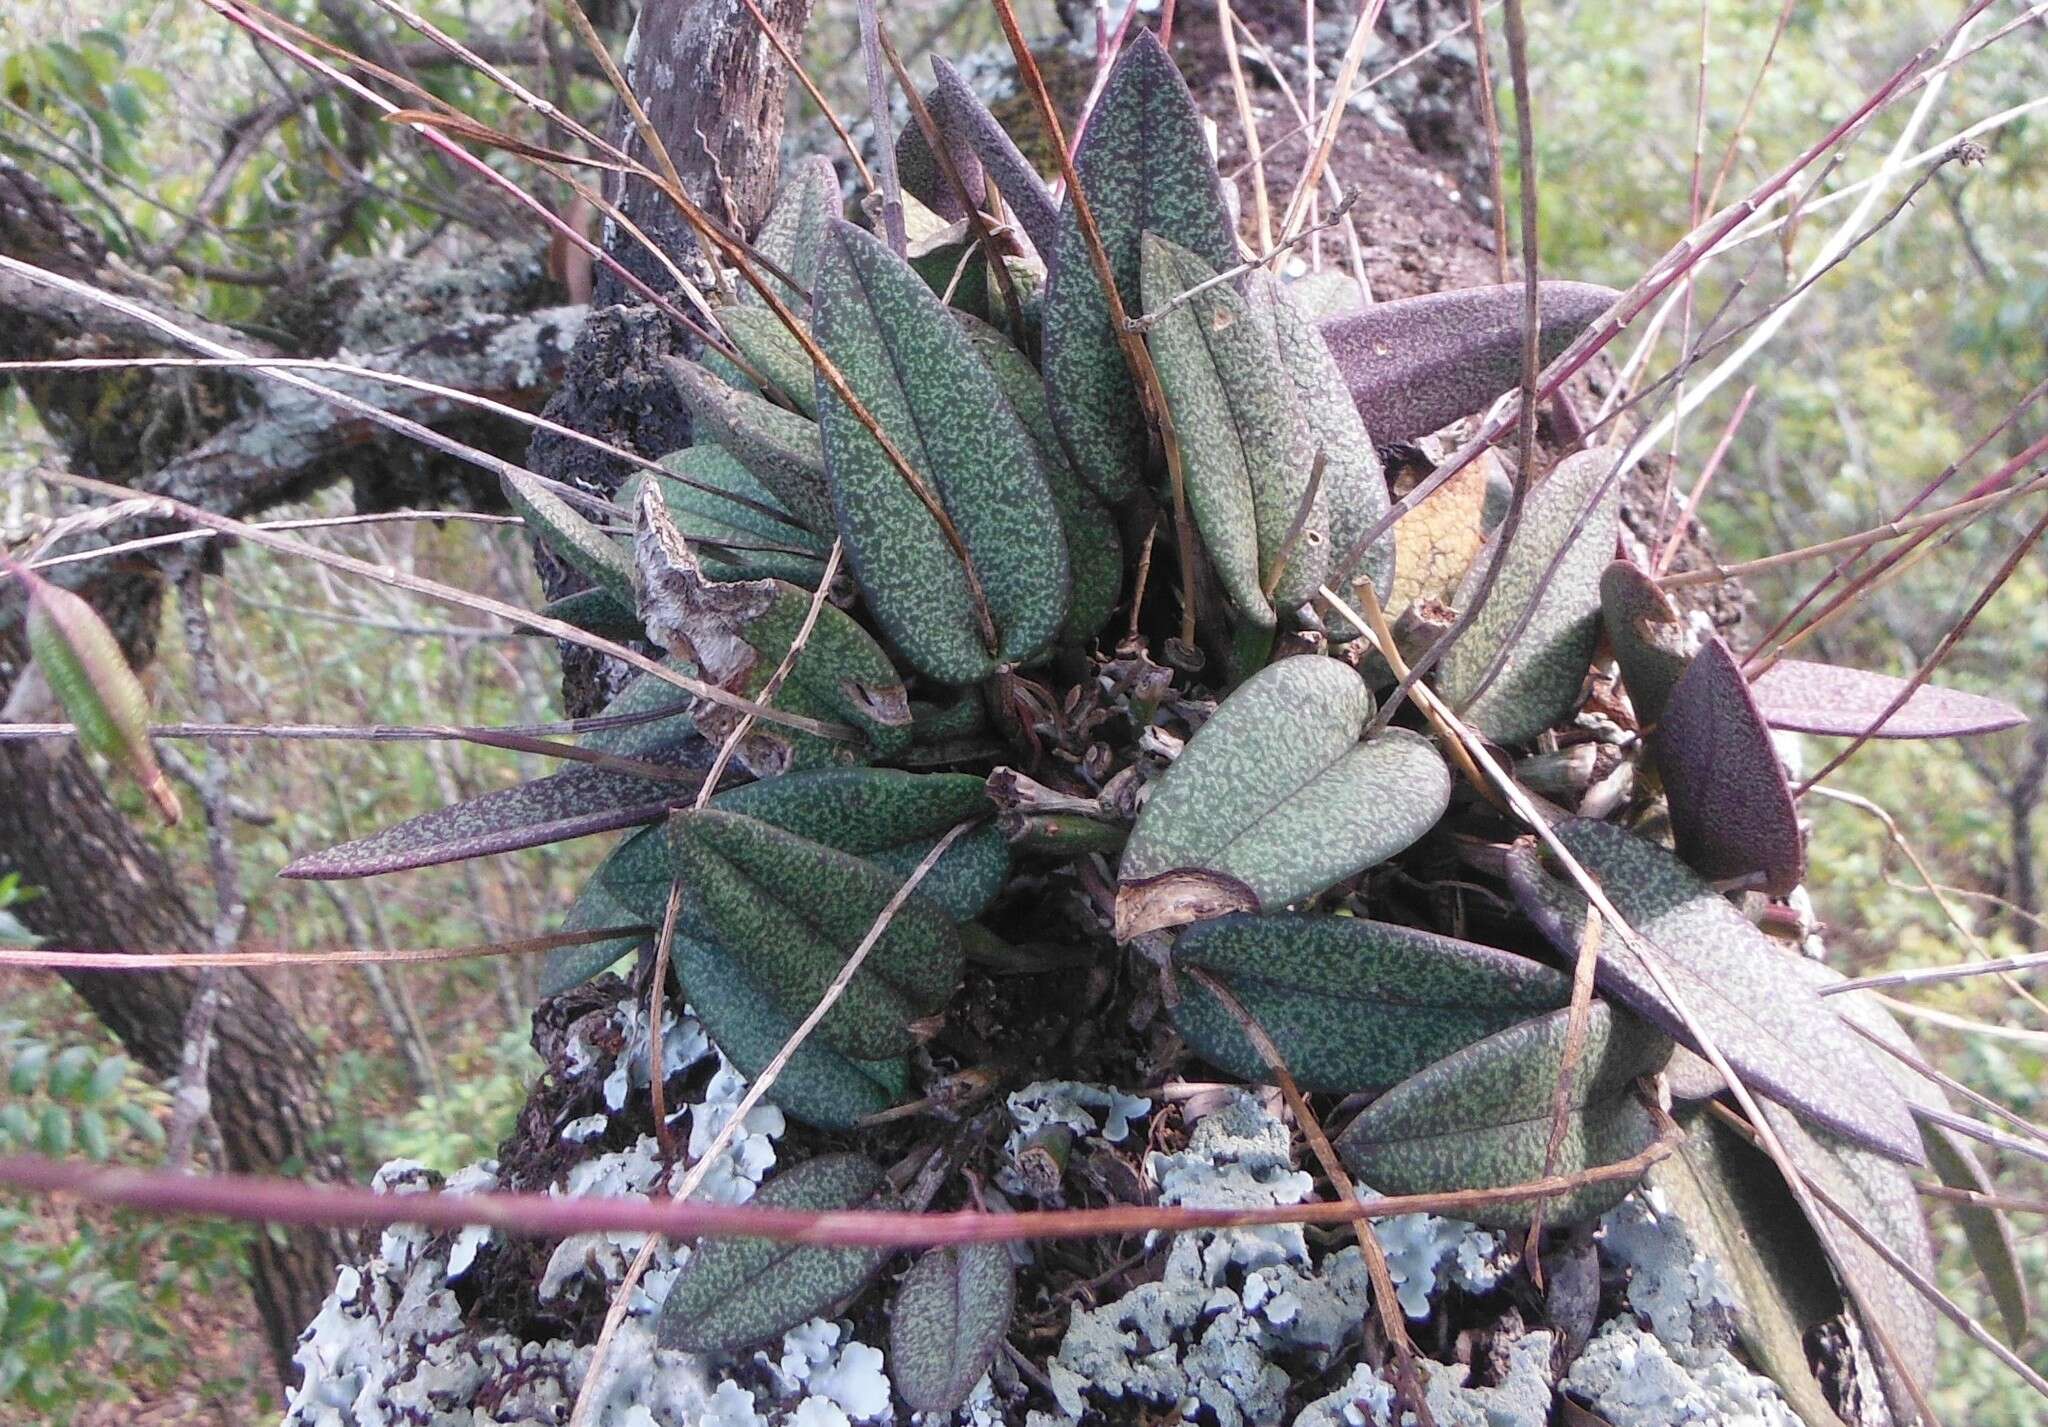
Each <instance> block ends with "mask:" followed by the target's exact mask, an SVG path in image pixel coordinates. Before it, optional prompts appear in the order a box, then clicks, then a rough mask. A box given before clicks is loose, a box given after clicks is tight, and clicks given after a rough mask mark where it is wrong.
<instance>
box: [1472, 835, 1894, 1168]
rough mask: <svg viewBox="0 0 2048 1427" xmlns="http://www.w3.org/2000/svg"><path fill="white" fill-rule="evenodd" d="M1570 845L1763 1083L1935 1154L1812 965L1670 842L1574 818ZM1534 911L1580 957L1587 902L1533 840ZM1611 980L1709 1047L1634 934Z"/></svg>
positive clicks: (1693, 1011)
mask: <svg viewBox="0 0 2048 1427" xmlns="http://www.w3.org/2000/svg"><path fill="white" fill-rule="evenodd" d="M1555 832H1556V833H1557V836H1558V838H1559V840H1561V841H1562V842H1563V843H1564V845H1565V847H1566V848H1568V849H1569V850H1570V852H1571V854H1572V856H1574V857H1575V858H1577V859H1578V860H1579V862H1580V863H1582V864H1583V865H1584V866H1585V868H1586V870H1587V871H1588V872H1590V873H1591V874H1592V875H1593V876H1594V877H1595V878H1597V879H1598V880H1599V882H1600V885H1601V887H1602V888H1603V889H1604V891H1605V892H1606V894H1607V897H1608V899H1609V900H1610V901H1611V902H1612V903H1613V904H1614V907H1615V910H1616V911H1618V912H1620V913H1621V915H1622V917H1623V918H1624V919H1626V921H1627V922H1628V924H1629V925H1630V926H1631V927H1633V928H1634V929H1635V930H1636V932H1637V934H1638V936H1637V938H1636V940H1638V941H1640V942H1642V943H1646V946H1645V948H1644V949H1645V951H1647V952H1648V953H1649V954H1651V955H1655V956H1657V957H1658V962H1657V964H1658V967H1659V969H1661V970H1662V971H1663V972H1664V975H1665V979H1666V980H1668V981H1669V982H1670V983H1671V985H1672V986H1673V987H1674V989H1675V990H1676V991H1677V994H1678V999H1679V1000H1680V1001H1681V1002H1683V1004H1684V1009H1685V1010H1686V1011H1687V1012H1689V1013H1690V1015H1691V1018H1692V1019H1693V1021H1694V1022H1695V1023H1696V1024H1698V1025H1699V1026H1700V1027H1701V1028H1702V1029H1703V1030H1704V1031H1705V1033H1706V1034H1707V1035H1708V1036H1709V1037H1711V1038H1712V1039H1713V1041H1714V1044H1715V1045H1716V1046H1717V1047H1719V1049H1720V1051H1721V1053H1722V1055H1724V1056H1726V1057H1727V1059H1728V1063H1729V1064H1730V1065H1731V1066H1733V1067H1734V1069H1735V1072H1736V1074H1738V1075H1740V1076H1741V1077H1742V1078H1743V1080H1744V1082H1745V1083H1747V1084H1748V1085H1750V1086H1751V1087H1753V1088H1754V1089H1756V1090H1758V1091H1760V1092H1762V1093H1764V1094H1767V1095H1770V1096H1772V1097H1773V1098H1774V1099H1777V1100H1780V1101H1782V1102H1784V1103H1785V1104H1786V1105H1789V1106H1791V1107H1792V1108H1793V1109H1796V1110H1798V1111H1799V1112H1800V1113H1801V1114H1804V1115H1810V1116H1811V1117H1813V1119H1814V1120H1816V1121H1817V1122H1819V1123H1821V1124H1823V1125H1826V1126H1827V1127H1829V1128H1830V1129H1833V1130H1837V1131H1839V1132H1840V1133H1842V1134H1843V1135H1845V1136H1847V1137H1849V1138H1851V1139H1853V1140H1854V1141H1856V1142H1857V1143H1858V1144H1862V1145H1867V1146H1869V1147H1870V1148H1872V1149H1874V1150H1877V1151H1879V1152H1880V1153H1882V1154H1886V1155H1890V1156H1892V1157H1893V1158H1895V1159H1899V1160H1903V1161H1905V1162H1907V1163H1909V1164H1919V1163H1921V1162H1922V1159H1923V1158H1924V1152H1923V1150H1922V1149H1921V1145H1920V1132H1919V1130H1918V1129H1917V1128H1916V1127H1915V1126H1914V1123H1913V1113H1912V1110H1911V1108H1910V1107H1909V1106H1908V1105H1907V1103H1906V1100H1905V1097H1904V1096H1902V1095H1901V1094H1900V1093H1899V1091H1898V1087H1897V1086H1896V1085H1895V1084H1894V1083H1893V1081H1892V1078H1891V1077H1890V1076H1889V1075H1888V1074H1886V1072H1885V1069H1884V1067H1883V1066H1882V1065H1881V1064H1878V1063H1877V1056H1878V1054H1879V1053H1878V1052H1876V1051H1873V1050H1871V1049H1870V1048H1869V1047H1867V1046H1866V1045H1865V1044H1864V1043H1863V1040H1862V1038H1861V1037H1859V1036H1857V1034H1856V1033H1855V1032H1854V1031H1852V1030H1850V1029H1849V1028H1848V1026H1846V1025H1844V1024H1843V1022H1842V1019H1841V1017H1840V1016H1838V1015H1837V1014H1836V1013H1835V1012H1834V1010H1833V1009H1832V1008H1831V1007H1829V1006H1828V1004H1827V1003H1826V1002H1825V1001H1824V1000H1822V999H1821V997H1820V995H1819V994H1818V993H1817V992H1816V991H1815V990H1814V987H1813V982H1812V979H1811V977H1810V976H1808V975H1807V974H1806V973H1805V969H1804V959H1803V958H1802V957H1800V956H1799V954H1798V953H1797V952H1794V951H1790V950H1788V949H1786V948H1785V947H1784V946H1782V945H1781V944H1779V943H1777V942H1775V941H1773V940H1772V939H1771V938H1770V937H1768V936H1766V935H1765V934H1764V933H1763V932H1761V931H1759V930H1757V928H1756V927H1754V926H1752V925H1751V924H1750V922H1749V919H1748V918H1747V917H1745V916H1743V915H1742V913H1741V912H1740V911H1738V910H1737V909H1736V908H1735V907H1734V906H1733V905H1731V904H1730V903H1729V902H1728V900H1727V899H1726V898H1725V897H1723V896H1721V895H1720V894H1719V893H1717V892H1716V891H1715V890H1714V889H1713V887H1712V886H1710V885H1709V884H1708V883H1706V882H1703V881H1701V880H1700V878H1699V877H1698V876H1697V875H1696V874H1695V873H1694V872H1693V871H1692V870H1691V869H1690V868H1688V867H1687V866H1686V865H1685V864H1684V863H1682V862H1680V861H1679V860H1678V859H1677V858H1676V857H1674V856H1672V855H1671V854H1670V853H1669V852H1666V851H1665V850H1664V849H1663V848H1661V847H1657V846H1655V845H1654V844H1652V843H1648V842H1645V841H1644V840H1643V839H1641V838H1639V837H1637V836H1635V835H1634V834H1633V833H1630V832H1628V831H1626V830H1624V829H1622V828H1618V827H1614V826H1612V825H1610V824H1608V823H1600V822H1589V821H1587V820H1585V819H1582V818H1574V819H1570V820H1567V821H1565V822H1561V823H1559V824H1557V826H1556V828H1555ZM1508 883H1509V885H1510V886H1511V887H1513V889H1514V893H1515V900H1516V901H1517V902H1519V903H1520V904H1521V907H1522V910H1523V911H1524V912H1525V913H1527V914H1528V916H1529V917H1530V919H1531V920H1533V921H1534V922H1535V923H1536V925H1537V926H1538V927H1539V928H1541V930H1542V932H1543V934H1544V936H1546V937H1548V938H1549V939H1550V942H1551V944H1552V945H1554V946H1555V947H1557V948H1558V950H1559V951H1561V952H1562V953H1564V954H1565V955H1566V956H1574V955H1576V954H1577V952H1578V947H1579V940H1580V937H1581V936H1582V934H1583V933H1584V931H1585V925H1586V915H1587V907H1586V898H1585V895H1584V894H1583V893H1581V892H1580V891H1579V889H1578V888H1577V887H1576V886H1575V885H1573V884H1572V883H1570V882H1567V881H1564V880H1562V879H1561V878H1559V877H1556V876H1553V875H1552V874H1551V873H1549V872H1548V871H1546V870H1545V868H1544V866H1543V860H1542V858H1541V857H1540V856H1538V855H1537V853H1536V851H1535V849H1534V847H1533V846H1529V845H1524V846H1520V847H1517V848H1515V849H1514V850H1513V851H1512V852H1511V853H1510V854H1509V858H1508ZM1597 969H1598V985H1599V987H1600V989H1601V990H1602V991H1604V992H1606V993H1607V994H1608V995H1609V996H1611V997H1612V998H1613V999H1615V1000H1616V1001H1619V1002H1621V1003H1622V1004H1623V1005H1625V1006H1627V1007H1628V1008H1629V1009H1631V1010H1633V1011H1635V1012H1636V1013H1637V1014H1638V1015H1640V1016H1643V1017H1644V1018H1645V1019H1647V1020H1650V1021H1654V1022H1655V1023H1656V1024H1657V1025H1659V1026H1661V1027H1662V1028H1663V1029H1664V1030H1665V1032H1666V1033H1668V1034H1669V1035H1670V1036H1671V1037H1672V1038H1673V1039H1675V1040H1677V1041H1678V1042H1679V1044H1681V1045H1683V1046H1685V1047H1686V1048H1687V1049H1690V1050H1695V1051H1697V1050H1698V1049H1699V1048H1700V1044H1699V1041H1698V1040H1697V1039H1696V1038H1695V1037H1694V1035H1693V1033H1692V1032H1691V1031H1689V1030H1687V1029H1686V1026H1685V1021H1684V1019H1683V1018H1682V1017H1681V1016H1680V1015H1679V1007H1678V1006H1677V1005H1674V1004H1673V1003H1672V1001H1671V1000H1670V999H1668V998H1667V997H1666V996H1665V994H1664V992H1663V990H1662V989H1661V988H1659V986H1658V985H1657V983H1656V981H1655V980H1654V979H1653V978H1652V977H1651V975H1650V972H1649V969H1648V968H1647V967H1646V966H1645V965H1644V964H1643V960H1642V957H1641V955H1640V954H1638V952H1637V951H1636V949H1635V948H1634V947H1633V946H1631V945H1630V944H1629V943H1628V942H1625V941H1623V940H1622V938H1620V937H1618V936H1614V935H1609V936H1607V937H1605V938H1604V939H1603V940H1602V941H1601V944H1600V960H1599V965H1598V968H1597Z"/></svg>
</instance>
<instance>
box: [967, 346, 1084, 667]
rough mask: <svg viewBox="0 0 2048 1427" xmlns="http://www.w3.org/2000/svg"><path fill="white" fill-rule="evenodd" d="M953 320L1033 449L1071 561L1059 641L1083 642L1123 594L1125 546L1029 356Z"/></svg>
mask: <svg viewBox="0 0 2048 1427" xmlns="http://www.w3.org/2000/svg"><path fill="white" fill-rule="evenodd" d="M958 320H959V322H960V325H961V326H962V327H963V328H965V329H966V332H967V339H968V340H969V341H970V342H972V343H973V344H974V350H975V351H977V352H979V353H980V354H981V359H982V360H983V361H985V362H987V363H988V369H989V372H990V374H991V375H992V376H994V377H995V379H996V385H997V386H999V387H1001V388H1002V389H1003V395H1004V396H1005V397H1007V398H1009V402H1010V409H1011V410H1013V411H1015V412H1016V413H1017V419H1018V420H1019V421H1021V422H1023V423H1024V429H1025V431H1027V432H1028V433H1030V436H1031V440H1032V444H1033V445H1035V446H1036V447H1037V448H1038V457H1039V461H1040V464H1041V465H1042V466H1043V468H1044V470H1045V480H1046V485H1047V486H1048V487H1049V488H1050V489H1051V490H1052V499H1053V504H1054V505H1055V506H1056V507H1058V509H1059V513H1060V530H1061V532H1062V533H1063V534H1064V535H1065V536H1066V537H1067V559H1068V561H1069V562H1070V564H1071V566H1072V571H1071V574H1072V580H1073V590H1072V593H1071V597H1070V598H1069V600H1068V602H1067V622H1066V623H1065V624H1064V625H1062V626H1061V627H1060V642H1061V643H1063V644H1080V643H1085V642H1086V641H1087V640H1089V639H1090V638H1092V637H1093V636H1094V634H1095V632H1096V631H1097V630H1099V629H1101V628H1102V626H1103V625H1104V624H1105V623H1107V622H1108V620H1109V616H1110V612H1111V611H1112V610H1114V609H1115V608H1116V602H1117V599H1118V597H1119V596H1121V595H1122V594H1123V585H1124V545H1123V540H1122V538H1121V537H1120V536H1119V535H1118V534H1117V528H1116V517H1115V516H1113V515H1111V514H1110V512H1109V511H1108V510H1107V509H1105V508H1104V507H1103V506H1102V505H1101V504H1100V503H1099V502H1098V501H1097V500H1096V499H1095V497H1094V496H1093V495H1091V494H1090V493H1089V491H1088V488H1087V487H1086V486H1084V485H1082V484H1081V479H1080V477H1078V476H1076V475H1075V474H1074V467H1073V465H1072V464H1071V463H1070V462H1069V461H1068V460H1067V456H1066V451H1065V450H1064V449H1063V448H1062V447H1061V445H1060V437H1059V432H1058V431H1056V430H1055V429H1054V428H1053V424H1052V411H1051V409H1050V408H1049V407H1048V406H1047V405H1046V404H1045V384H1044V383H1043V382H1042V381H1040V380H1039V376H1038V369H1037V368H1035V367H1033V366H1032V365H1031V362H1030V359H1029V358H1027V357H1026V356H1025V355H1024V354H1023V353H1022V352H1020V351H1018V350H1017V349H1016V348H1015V347H1013V346H1011V345H1010V341H1009V339H1008V338H1007V337H1005V336H1003V334H1002V333H1000V332H998V331H996V329H995V328H993V327H991V326H989V325H988V324H987V323H986V322H982V321H980V320H978V319H976V318H973V317H968V316H964V315H962V316H960V317H959V318H958Z"/></svg>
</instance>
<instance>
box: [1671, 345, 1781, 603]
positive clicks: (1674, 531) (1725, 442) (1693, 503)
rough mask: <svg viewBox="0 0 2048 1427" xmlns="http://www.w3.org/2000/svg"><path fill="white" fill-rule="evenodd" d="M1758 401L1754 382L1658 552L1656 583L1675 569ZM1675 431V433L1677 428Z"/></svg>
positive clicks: (1737, 407)
mask: <svg viewBox="0 0 2048 1427" xmlns="http://www.w3.org/2000/svg"><path fill="white" fill-rule="evenodd" d="M1755 398H1756V383H1754V382H1752V383H1750V386H1749V390H1747V391H1745V392H1744V393H1743V394H1742V400H1740V401H1738V402H1736V403H1735V411H1734V414H1733V415H1731V416H1730V417H1729V418H1728V424H1727V425H1726V426H1724V427H1722V428H1721V439H1720V440H1719V441H1716V442H1715V443H1714V449H1713V451H1712V452H1711V453H1709V454H1708V456H1707V463H1706V465H1704V466H1702V467H1700V476H1699V479H1698V480H1696V481H1694V482H1693V484H1692V490H1691V492H1690V493H1688V494H1687V496H1686V498H1685V507H1684V509H1683V510H1681V511H1680V512H1679V514H1678V518H1677V520H1675V521H1673V522H1672V524H1671V529H1670V530H1669V531H1668V532H1667V533H1666V534H1665V536H1664V544H1663V546H1662V548H1660V549H1659V550H1658V551H1657V558H1656V560H1655V561H1653V562H1652V563H1651V565H1650V576H1651V578H1652V579H1661V578H1663V575H1664V572H1665V571H1666V570H1668V569H1669V568H1671V557H1672V556H1673V555H1676V554H1677V553H1678V547H1679V545H1680V543H1681V542H1682V541H1683V540H1684V538H1685V527H1686V524H1687V522H1688V521H1691V520H1694V519H1696V518H1697V517H1698V515H1699V510H1700V502H1701V501H1702V500H1703V499H1705V498H1706V494H1707V486H1708V485H1709V484H1711V483H1712V481H1713V479H1714V473H1715V472H1716V471H1718V470H1720V469H1721V458H1722V457H1723V456H1725V455H1727V454H1728V446H1729V443H1730V442H1732V441H1733V440H1734V439H1735V432H1736V428H1738V427H1740V426H1741V425H1742V418H1743V417H1744V416H1746V415H1748V414H1749V404H1750V402H1751V401H1753V400H1754V399H1755ZM1673 430H1674V432H1675V431H1676V428H1675V427H1674V428H1673ZM1664 493H1665V495H1666V497H1667V498H1668V497H1669V495H1670V494H1671V487H1670V485H1669V484H1668V483H1667V484H1666V485H1665V487H1664Z"/></svg>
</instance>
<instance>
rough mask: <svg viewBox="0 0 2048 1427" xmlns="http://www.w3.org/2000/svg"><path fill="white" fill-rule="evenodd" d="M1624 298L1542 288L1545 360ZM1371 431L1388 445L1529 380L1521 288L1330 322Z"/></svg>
mask: <svg viewBox="0 0 2048 1427" xmlns="http://www.w3.org/2000/svg"><path fill="white" fill-rule="evenodd" d="M1620 295H1621V294H1620V293H1618V292H1616V291H1615V290H1614V289H1613V288H1609V287H1600V286H1598V285H1597V284H1594V283H1589V282H1546V283H1543V284H1541V286H1540V289H1539V293H1538V299H1537V300H1538V304H1539V307H1540V312H1541V316H1542V329H1543V330H1542V340H1541V343H1540V346H1541V350H1542V355H1543V360H1544V361H1545V362H1549V361H1551V360H1552V359H1554V358H1555V357H1556V356H1557V355H1558V354H1559V353H1560V352H1562V351H1564V349H1565V348H1566V347H1568V346H1570V345H1571V344H1572V342H1573V340H1574V339H1575V338H1577V337H1578V335H1579V334H1580V333H1581V332H1583V331H1585V330H1586V329H1587V328H1588V327H1590V326H1592V325H1593V322H1594V320H1595V319H1596V318H1598V317H1599V316H1600V314H1601V313H1603V312H1605V311H1606V310H1607V309H1608V307H1609V306H1610V305H1611V304H1612V303H1613V302H1614V299H1615V298H1617V297H1619V296H1620ZM1322 328H1323V337H1324V338H1325V340H1327V341H1328V342H1329V344H1330V351H1331V353H1332V355H1334V356H1335V357H1336V359H1337V366H1338V367H1339V369H1341V370H1342V371H1343V373H1344V380H1345V382H1346V383H1347V384H1348V385H1349V386H1350V388H1351V399H1352V401H1354V402H1356V403H1357V404H1358V414H1359V415H1360V416H1363V417H1364V418H1365V429H1366V430H1368V431H1370V432H1371V433H1372V439H1373V440H1374V441H1376V442H1378V443H1379V444H1380V445H1382V446H1386V445H1389V444H1391V443H1393V442H1395V441H1412V440H1414V439H1415V438H1416V437H1418V436H1427V435H1429V434H1430V433H1431V432H1432V431H1438V430H1441V429H1442V428H1444V427H1446V426H1448V425H1450V424H1451V423H1452V422H1453V421H1456V420H1457V419H1458V418H1459V417H1461V416H1470V415H1471V414H1472V413H1473V412H1475V411H1478V410H1479V409H1480V408H1481V407H1483V406H1485V405H1486V404H1487V403H1488V402H1490V401H1492V400H1493V399H1494V398H1495V397H1497V396H1499V395H1500V394H1501V393H1502V392H1504V391H1506V390H1508V388H1510V387H1512V386H1514V385H1516V384H1517V383H1518V382H1520V381H1521V379H1522V285H1521V284H1520V283H1509V284H1507V285H1505V286H1501V287H1468V288H1463V289H1460V290H1458V291H1454V292H1433V293H1429V294H1427V295H1425V296H1422V297H1404V298H1402V299H1400V300H1399V301H1396V302H1382V303H1379V304H1378V305H1376V306H1373V307H1368V308H1366V309H1364V310H1363V311H1360V312H1353V313H1348V314H1346V315H1345V316H1343V317H1335V318H1332V319H1330V320H1329V321H1327V322H1325V323H1323V324H1322Z"/></svg>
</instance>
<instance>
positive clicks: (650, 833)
mask: <svg viewBox="0 0 2048 1427" xmlns="http://www.w3.org/2000/svg"><path fill="white" fill-rule="evenodd" d="M674 878H675V873H674V871H673V870H672V869H671V867H670V865H669V856H668V838H667V837H666V836H665V835H664V833H663V831H662V829H660V828H658V827H643V828H641V829H640V830H639V831H638V832H636V833H634V834H633V835H632V836H631V837H629V838H627V839H626V840H625V841H624V842H622V843H620V844H619V845H618V846H617V847H615V848H613V849H612V851H611V855H610V856H608V857H606V858H605V860H604V861H602V862H600V863H598V865H597V870H596V871H595V872H593V873H591V874H590V880H589V881H588V882H585V883H584V884H583V890H582V891H581V892H578V893H577V894H576V900H575V901H574V902H573V903H571V904H570V907H569V914H568V915H567V916H566V917H564V918H563V919H562V930H563V931H571V932H580V931H592V930H595V929H596V928H598V927H621V926H635V925H638V926H659V925H660V924H661V919H662V915H663V913H664V912H666V911H667V909H668V888H669V883H670V882H671V881H673V880H674ZM652 939H653V937H652V934H651V933H650V934H649V935H648V936H645V937H612V938H610V939H608V940H606V941H592V942H585V943H583V944H582V945H581V946H558V947H556V948H555V949H554V950H553V951H550V952H549V953H548V954H547V957H546V959H545V960H544V961H542V963H541V972H540V994H541V995H543V996H553V995H556V994H558V993H560V992H563V991H566V990H568V989H569V988H570V987H571V986H580V985H582V984H583V983H584V982H585V981H588V980H589V979H590V978H591V977H593V976H595V975H597V973H598V972H600V971H602V970H604V969H605V968H606V967H607V966H610V965H611V964H612V963H613V962H614V961H617V960H618V959H619V958H620V957H622V956H624V955H626V954H627V953H628V952H630V951H632V950H633V949H634V948H635V947H637V946H639V945H640V944H641V943H643V942H646V941H651V940H652Z"/></svg>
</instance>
